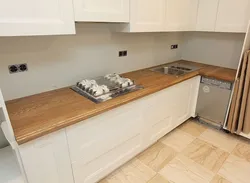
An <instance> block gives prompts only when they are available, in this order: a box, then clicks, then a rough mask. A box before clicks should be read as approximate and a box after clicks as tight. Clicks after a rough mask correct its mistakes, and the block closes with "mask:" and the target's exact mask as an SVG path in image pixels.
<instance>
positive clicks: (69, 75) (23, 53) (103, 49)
mask: <svg viewBox="0 0 250 183" xmlns="http://www.w3.org/2000/svg"><path fill="white" fill-rule="evenodd" d="M181 38H182V34H181V33H154V34H152V33H151V34H150V33H142V34H139V33H138V34H124V33H111V32H110V31H109V28H108V27H107V25H106V24H78V25H77V35H71V36H40V37H5V38H4V37H2V38H0V88H1V89H2V92H3V94H4V98H5V100H9V99H14V98H19V97H23V96H27V95H32V94H35V93H40V92H44V91H48V90H52V89H55V88H60V87H64V86H69V85H72V84H75V83H76V82H77V81H79V80H81V79H83V78H91V77H95V76H99V75H104V74H107V73H112V72H117V73H123V72H127V71H131V70H136V69H140V68H145V67H149V66H153V65H157V64H161V63H165V62H167V61H173V60H177V59H180V58H181V49H177V50H170V45H171V44H175V43H178V44H180V42H181V40H182V39H181ZM119 50H128V56H127V57H123V58H119V57H118V51H119ZM16 63H28V67H29V71H28V72H25V73H18V74H12V75H10V74H9V73H8V65H10V64H16Z"/></svg>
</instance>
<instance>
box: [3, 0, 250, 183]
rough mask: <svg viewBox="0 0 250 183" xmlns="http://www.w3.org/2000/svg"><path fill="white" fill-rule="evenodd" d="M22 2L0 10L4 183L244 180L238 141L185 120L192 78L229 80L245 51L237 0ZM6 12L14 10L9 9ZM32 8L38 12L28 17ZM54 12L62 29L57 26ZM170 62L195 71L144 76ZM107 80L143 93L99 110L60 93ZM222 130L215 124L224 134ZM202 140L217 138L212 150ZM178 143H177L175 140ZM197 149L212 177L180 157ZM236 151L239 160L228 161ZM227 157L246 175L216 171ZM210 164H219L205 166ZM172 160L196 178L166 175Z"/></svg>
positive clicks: (193, 90)
mask: <svg viewBox="0 0 250 183" xmlns="http://www.w3.org/2000/svg"><path fill="white" fill-rule="evenodd" d="M28 2H29V6H27V5H25V4H20V3H18V2H17V1H9V2H5V1H3V4H4V6H3V7H2V11H1V12H2V13H1V15H0V17H1V16H2V17H3V20H4V21H3V23H1V22H0V27H1V26H2V27H3V28H2V29H1V31H0V36H1V38H0V48H1V49H0V60H1V61H0V69H1V72H0V88H1V90H2V93H3V96H4V99H3V98H1V100H0V101H1V113H0V114H1V115H0V116H1V118H0V119H1V122H2V123H1V127H2V128H3V131H4V132H5V137H6V138H7V139H8V143H7V141H6V140H5V138H1V139H0V142H1V141H2V139H3V143H2V142H1V146H2V147H5V146H6V145H7V144H10V146H8V147H7V148H8V149H7V150H6V148H3V151H2V152H3V153H1V152H0V159H1V161H0V166H1V165H2V166H1V167H3V168H1V169H0V170H1V172H0V180H1V181H2V182H3V183H5V182H11V180H12V181H13V182H14V181H16V182H25V183H26V182H28V183H40V182H53V183H54V182H60V183H61V182H62V183H63V182H65V183H66V182H67V183H70V182H72V183H73V182H89V183H91V182H98V181H103V182H150V181H151V182H154V181H156V182H160V181H162V182H164V181H165V182H167V181H170V182H188V181H189V182H190V180H193V182H211V181H216V179H219V181H222V180H224V179H225V180H227V181H228V182H246V181H247V179H245V178H244V177H246V176H248V174H244V172H249V166H248V164H249V162H248V160H245V159H247V158H244V156H243V155H242V154H245V156H246V157H247V155H248V153H247V150H248V148H247V147H249V145H248V146H247V145H245V144H248V142H247V140H244V139H242V138H239V137H238V136H235V135H233V134H230V135H229V134H225V133H224V132H223V131H217V130H216V131H214V129H216V128H218V127H214V125H211V124H209V125H208V124H207V123H206V122H202V124H201V123H198V122H194V121H193V120H191V121H187V122H186V123H184V122H185V121H186V120H188V119H189V118H190V117H196V115H197V114H196V105H197V103H198V102H199V97H198V95H199V88H200V82H201V81H202V80H201V77H204V76H205V77H207V78H211V79H217V80H219V81H223V82H226V83H228V82H229V83H234V80H235V76H236V74H237V73H236V72H237V67H238V65H241V61H242V60H243V59H240V57H241V56H243V54H242V53H241V52H242V50H244V52H245V51H246V50H248V49H249V47H250V46H249V38H248V34H246V32H247V27H248V11H247V10H248V8H249V4H250V3H249V2H248V1H246V0H241V1H240V2H241V3H239V2H238V3H236V4H235V2H234V1H232V0H230V1H225V0H213V1H209V2H208V1H205V0H199V1H198V0H197V1H188V0H187V1H180V0H179V1H176V0H175V1H171V0H157V1H140V0H136V1H128V0H121V1H119V3H118V1H114V0H113V1H112V0H109V1H100V0H99V1H98V0H95V1H93V0H92V1H88V0H74V1H73V5H72V1H71V0H70V1H69V0H60V1H58V2H60V7H58V4H57V3H55V2H56V1H51V0H50V1H44V2H39V3H38V2H36V1H28ZM28 2H27V3H28ZM183 2H184V3H183ZM13 4H16V6H17V7H21V8H20V10H21V9H22V10H21V11H20V10H19V11H16V12H13V9H12V8H13ZM111 5H112V6H111ZM73 6H74V7H73ZM32 7H33V8H32ZM70 7H71V8H70ZM86 7H88V8H90V9H86ZM236 7H237V8H236ZM39 8H40V10H41V11H38V10H39ZM59 8H60V9H59ZM112 8H113V9H112ZM121 8H122V9H121ZM31 9H36V10H37V14H36V16H35V17H33V15H34V11H31ZM45 9H46V14H44V12H45ZM232 9H233V10H234V11H229V10H232ZM7 10H8V11H7ZM23 10H25V12H26V14H23V12H24V11H23ZM55 10H56V11H55ZM91 10H92V11H91ZM98 10H99V12H98ZM58 11H60V12H61V13H62V12H63V15H64V16H65V17H64V16H63V21H64V23H65V24H62V22H60V23H59V21H58V20H59V18H60V21H62V19H61V18H62V17H58V14H56V13H54V12H58ZM190 12H192V13H190ZM195 12H197V13H195ZM228 12H231V16H229V15H228ZM15 13H16V14H15ZM73 14H74V15H73ZM21 15H23V17H22V16H21ZM17 16H18V17H19V19H16V17H17ZM20 16H21V18H20ZM28 16H30V17H28ZM5 17H6V19H4V18H5ZM27 17H28V21H27ZM31 17H32V18H31ZM22 18H23V19H22ZM56 19H58V20H56ZM14 20H15V21H14ZM30 20H32V21H30ZM8 21H9V22H8ZM17 21H19V22H18V23H17ZM29 21H30V22H29ZM6 22H7V23H6ZM27 22H28V23H27ZM75 22H76V23H75ZM96 22H98V23H96ZM103 22H105V23H103ZM114 22H118V23H114ZM1 24H2V25H1ZM20 24H21V25H22V26H20ZM75 29H76V33H75ZM64 34H65V35H64ZM68 34H72V35H68ZM52 35H54V36H52ZM9 36H10V37H9ZM245 37H246V38H245ZM244 39H245V40H246V41H245V44H244V45H243V42H244ZM176 45H177V49H171V48H172V46H176ZM242 46H243V49H242ZM120 52H126V54H124V55H122V56H121V55H120ZM186 60H188V61H186ZM239 60H240V63H239ZM191 61H193V62H191ZM23 63H26V64H27V66H28V70H27V71H25V72H21V71H20V72H18V73H12V74H10V72H9V70H8V68H9V66H10V65H15V64H23ZM170 63H181V64H184V68H185V69H186V68H188V65H196V66H197V70H195V71H193V72H190V73H185V74H184V75H180V76H175V75H169V74H166V75H165V74H163V73H161V72H155V71H151V70H150V69H151V68H157V67H162V66H164V67H168V66H169V64H170ZM182 66H183V65H182ZM168 69H169V68H166V70H168ZM171 69H172V71H173V68H170V72H171ZM174 71H176V70H174ZM164 72H165V71H164ZM110 73H119V74H120V75H121V76H123V77H124V78H129V79H131V80H132V81H134V82H135V84H136V85H138V86H142V87H143V88H141V89H139V90H137V91H134V92H131V93H128V94H124V95H122V96H118V97H115V98H113V99H109V100H107V101H105V102H102V103H99V104H96V103H95V102H93V101H91V100H89V99H87V98H86V97H84V96H82V95H79V94H78V93H77V92H75V91H73V90H72V89H70V87H71V86H74V85H76V84H77V82H82V80H84V79H93V78H97V77H100V76H105V75H107V74H110ZM122 73H124V74H122ZM208 86H210V85H208ZM232 86H233V85H230V90H231V91H233V88H232ZM65 87H66V88H65ZM209 88H211V87H209ZM184 91H185V92H184ZM164 98H165V100H164ZM229 98H230V99H231V100H232V99H233V96H229ZM230 99H228V103H229V101H230ZM217 100H220V98H219V99H215V101H217ZM5 104H6V107H5ZM224 106H225V105H224ZM226 110H227V111H226V112H227V113H229V110H228V108H227V109H226ZM224 112H225V111H224ZM222 115H223V113H222ZM229 116H230V115H228V117H229ZM226 120H227V119H225V121H226ZM3 122H6V123H3ZM223 122H224V121H223ZM203 123H206V124H203ZM226 125H227V124H226V123H223V127H221V126H220V127H221V128H223V129H224V130H227V129H226ZM178 126H180V127H178ZM177 127H178V129H176V130H174V129H175V128H177ZM189 128H191V129H189ZM197 129H198V132H197ZM171 131H172V132H171ZM190 131H195V135H194V134H193V132H192V133H191V132H190ZM230 131H231V130H230ZM189 133H191V135H190V134H189ZM0 134H1V133H0ZM171 134H172V136H171ZM209 135H210V136H214V135H216V136H218V138H216V139H213V140H212V141H211V139H208V137H207V136H209ZM241 135H244V136H246V137H248V135H247V134H241ZM2 136H3V135H2ZM0 137H1V135H0ZM104 137H105V138H104ZM178 138H179V139H180V140H179V141H183V143H180V142H176V139H178ZM184 139H186V140H184ZM246 139H247V138H246ZM175 142H176V144H175ZM204 142H206V143H205V145H208V144H209V145H208V146H209V148H210V149H212V150H211V152H213V153H214V152H220V153H221V154H222V155H223V157H224V161H223V162H221V163H220V165H217V166H218V167H217V168H215V169H212V170H209V168H208V170H207V167H206V164H205V163H204V165H200V164H202V163H201V162H203V161H202V160H197V159H194V158H193V157H191V158H187V155H185V157H184V156H183V153H184V154H185V153H187V154H188V152H187V151H188V150H187V148H188V147H190V146H195V145H197V144H202V143H204ZM2 144H3V145H2ZM153 144H154V145H153ZM225 144H229V145H228V146H230V147H227V146H225ZM242 144H243V145H242ZM152 145H153V146H152ZM203 145H204V144H203ZM182 146H183V147H182ZM198 146H201V145H198ZM239 146H243V148H242V149H243V150H244V151H243V150H242V151H239V152H238V151H237V147H239ZM209 148H208V149H209ZM11 149H13V150H14V151H12V150H11ZM146 149H147V150H146ZM239 149H240V150H241V148H239ZM144 150H146V151H145V152H143V151H144ZM147 151H148V152H149V153H147ZM152 151H153V152H152ZM155 151H156V152H163V154H162V155H163V157H159V158H162V159H163V161H164V162H161V163H162V164H161V166H163V165H164V166H163V167H161V166H160V168H159V167H158V166H157V167H154V166H153V167H152V164H151V165H150V164H149V163H148V164H147V163H145V161H148V162H151V161H150V158H152V157H151V156H153V155H154V154H155ZM245 151H246V152H245ZM10 152H12V154H13V156H11V157H9V156H10V154H11V153H10ZM141 152H143V153H142V154H140V153H141ZM169 152H172V153H170V155H169V154H168V153H169ZM220 153H219V154H220ZM231 154H233V155H231ZM150 155H151V156H150ZM160 155H161V153H160ZM213 155H214V154H211V156H212V157H213ZM239 156H240V158H239ZM178 158H179V159H178ZM192 158H193V160H192ZM208 158H209V157H208ZM230 158H231V159H230ZM232 158H235V159H236V160H239V159H240V160H242V164H243V165H244V166H243V168H245V169H244V170H241V172H237V171H233V170H231V171H233V172H229V173H228V172H227V171H225V170H227V169H230V168H231V166H232V165H230V164H229V163H228V162H230V161H232ZM237 158H238V159H237ZM131 159H132V160H131ZM217 159H223V158H221V156H218V157H214V158H213V161H215V160H217ZM4 160H5V161H4ZM7 160H9V161H7ZM129 160H131V161H129ZM177 160H180V161H184V160H186V163H184V165H186V164H187V165H189V163H191V165H193V166H191V165H190V166H191V167H196V169H197V168H199V169H200V171H198V170H197V172H196V171H195V168H193V169H192V168H191V169H189V168H187V167H185V168H186V169H187V170H188V172H189V173H186V172H181V171H175V170H174V169H172V168H171V167H172V166H170V165H171V164H169V162H170V163H175V164H174V165H173V166H177V167H178V166H180V163H179V162H180V161H177ZM236 160H235V161H236ZM243 160H245V161H243ZM128 161H129V162H128ZM156 161H158V159H156ZM159 161H162V160H161V159H159ZM196 161H198V163H197V162H196ZM211 161H212V160H211ZM213 161H212V162H213ZM126 162H128V164H125V163H126ZM130 162H131V163H130ZM143 162H144V163H143ZM236 162H237V161H236ZM152 163H157V162H154V161H153V162H152ZM159 163H160V162H159ZM124 164H125V165H124ZM122 165H124V166H122ZM237 165H238V164H237ZM240 165H241V164H240ZM240 165H239V166H240ZM204 166H205V167H206V168H205V170H204ZM235 166H236V165H235ZM119 167H120V168H119ZM136 167H138V168H136ZM8 168H9V169H8ZM180 168H183V167H181V166H180ZM2 170H3V172H2ZM115 170H116V171H115ZM140 170H141V171H140ZM144 170H145V171H144ZM203 170H204V171H203ZM113 171H115V172H114V173H112V172H113ZM172 171H174V173H171V172H172ZM110 173H112V174H111V175H109V174H110ZM237 173H238V174H237ZM197 174H201V177H202V178H199V176H197ZM6 175H9V176H7V177H6ZM11 175H12V177H11ZM195 175H196V176H195ZM106 176H108V177H107V178H105V177H106ZM2 177H3V179H2ZM125 177H127V179H126V178H125ZM179 177H184V180H183V179H179ZM103 178H104V179H103ZM8 179H9V180H8ZM101 179H103V180H101ZM1 181H0V182H1Z"/></svg>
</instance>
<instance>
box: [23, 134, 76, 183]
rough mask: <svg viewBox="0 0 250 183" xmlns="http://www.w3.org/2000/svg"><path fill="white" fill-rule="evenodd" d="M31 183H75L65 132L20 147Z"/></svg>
mask: <svg viewBox="0 0 250 183" xmlns="http://www.w3.org/2000/svg"><path fill="white" fill-rule="evenodd" d="M19 151H20V155H21V159H22V162H23V166H24V170H25V173H26V175H27V179H28V182H29V183H45V182H46V183H73V182H74V181H73V175H72V169H71V162H70V157H69V150H68V144H67V139H66V134H65V130H61V131H58V132H55V133H52V134H49V135H46V136H44V137H41V138H39V139H36V140H33V141H31V142H28V143H25V144H23V145H21V146H20V147H19Z"/></svg>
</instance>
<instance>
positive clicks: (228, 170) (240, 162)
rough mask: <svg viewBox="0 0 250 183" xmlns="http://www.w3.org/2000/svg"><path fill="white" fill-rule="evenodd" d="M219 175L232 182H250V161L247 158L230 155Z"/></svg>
mask: <svg viewBox="0 0 250 183" xmlns="http://www.w3.org/2000/svg"><path fill="white" fill-rule="evenodd" d="M219 175H221V176H222V177H224V178H226V179H227V180H229V181H231V182H232V183H249V182H250V163H249V162H248V161H246V160H245V159H242V158H239V157H237V156H234V155H230V156H229V158H228V159H227V160H226V161H225V163H224V165H223V166H222V168H221V169H220V170H219Z"/></svg>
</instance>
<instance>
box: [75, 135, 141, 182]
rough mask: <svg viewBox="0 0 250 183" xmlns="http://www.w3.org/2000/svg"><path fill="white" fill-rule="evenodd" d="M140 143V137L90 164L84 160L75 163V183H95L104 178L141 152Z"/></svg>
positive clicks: (132, 139)
mask: <svg viewBox="0 0 250 183" xmlns="http://www.w3.org/2000/svg"><path fill="white" fill-rule="evenodd" d="M140 143H141V137H140V136H139V135H138V136H136V137H133V138H131V139H129V140H128V141H126V142H124V143H123V144H122V145H120V146H118V147H116V148H114V149H112V150H111V151H109V152H108V153H105V154H102V155H101V156H100V157H98V158H97V159H95V160H93V161H91V162H89V163H88V164H85V162H84V161H83V160H82V161H79V162H75V163H73V164H72V167H73V173H74V178H75V183H95V182H97V181H99V180H100V179H102V178H104V177H105V176H106V175H108V174H109V173H111V172H112V171H114V170H115V169H116V168H118V167H120V166H121V165H122V164H124V163H125V162H127V161H128V160H130V159H131V158H133V157H134V156H135V155H137V154H138V153H139V152H141V151H142V148H141V145H140Z"/></svg>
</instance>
